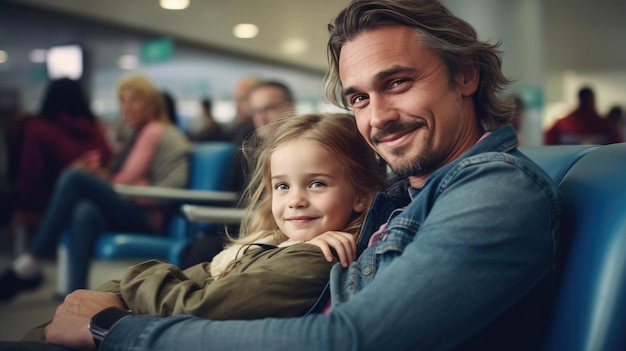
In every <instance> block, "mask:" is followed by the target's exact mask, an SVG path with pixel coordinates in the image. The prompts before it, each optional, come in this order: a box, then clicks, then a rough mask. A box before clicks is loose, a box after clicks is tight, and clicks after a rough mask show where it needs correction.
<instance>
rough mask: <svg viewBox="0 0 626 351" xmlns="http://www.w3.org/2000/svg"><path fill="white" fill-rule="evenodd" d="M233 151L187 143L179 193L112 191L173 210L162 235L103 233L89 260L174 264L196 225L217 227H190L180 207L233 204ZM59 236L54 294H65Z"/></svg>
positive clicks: (65, 275) (193, 235)
mask: <svg viewBox="0 0 626 351" xmlns="http://www.w3.org/2000/svg"><path fill="white" fill-rule="evenodd" d="M234 151H235V147H234V144H232V143H229V142H202V143H196V144H193V146H192V149H191V152H190V170H189V182H188V186H187V188H185V189H174V188H163V187H152V186H115V189H116V191H117V192H118V193H119V194H120V195H122V196H127V197H144V198H152V199H159V200H160V201H168V202H170V203H171V204H172V206H173V207H174V210H173V211H172V214H171V217H170V218H169V220H168V226H167V228H168V229H167V230H166V234H165V235H163V236H160V235H156V234H152V233H145V234H143V233H131V232H106V233H104V234H103V235H101V236H100V237H99V238H98V240H97V241H96V245H95V248H94V251H95V252H94V258H96V259H105V260H114V259H128V258H133V259H134V258H137V259H150V258H153V259H160V260H164V261H168V262H171V263H174V264H177V265H178V264H180V259H181V254H182V251H183V250H184V249H185V247H187V246H188V245H189V244H190V243H192V242H193V241H195V240H196V235H197V231H198V230H199V228H198V226H200V225H202V226H204V227H203V229H205V227H207V226H210V225H212V226H215V227H216V226H217V225H219V224H218V223H212V224H207V223H202V224H198V223H193V222H190V221H188V220H186V218H185V217H184V215H183V213H182V212H181V210H180V207H181V205H182V204H190V203H191V204H206V203H209V204H212V205H215V204H218V205H220V206H225V207H229V206H233V205H234V204H235V202H236V201H237V199H238V194H237V193H236V192H230V191H225V190H224V189H226V188H227V185H228V181H229V176H230V174H229V173H230V170H231V164H232V161H233V155H234ZM68 240H69V236H67V235H64V236H63V237H62V239H61V241H60V243H59V246H58V250H57V251H58V252H57V262H58V268H57V269H58V281H57V294H59V295H65V294H67V293H68V292H69V291H68V285H69V274H70V270H69V264H71V263H70V258H69V257H67V256H68V255H67V249H66V247H67V244H68Z"/></svg>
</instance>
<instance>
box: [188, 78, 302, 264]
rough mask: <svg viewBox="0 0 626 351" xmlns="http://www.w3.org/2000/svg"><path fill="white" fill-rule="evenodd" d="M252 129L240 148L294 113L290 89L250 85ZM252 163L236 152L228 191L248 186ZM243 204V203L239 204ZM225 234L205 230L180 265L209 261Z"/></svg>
mask: <svg viewBox="0 0 626 351" xmlns="http://www.w3.org/2000/svg"><path fill="white" fill-rule="evenodd" d="M246 105H247V108H248V109H249V113H250V117H251V119H252V121H253V125H254V129H253V130H252V132H251V133H249V135H248V137H247V138H246V139H244V140H242V141H241V142H242V144H240V145H239V148H243V149H247V148H253V149H254V148H255V147H256V146H258V145H259V144H260V140H261V139H260V138H262V137H263V135H264V133H263V132H262V130H264V128H265V126H266V125H267V124H268V123H270V122H271V121H273V120H275V119H276V118H278V116H281V115H283V114H289V113H293V112H295V105H296V101H295V99H294V95H293V93H292V91H291V89H290V88H289V87H288V86H287V85H286V84H284V83H282V82H279V81H261V82H257V84H256V85H254V86H253V87H251V88H250V90H249V92H248V98H247V101H246ZM250 170H251V165H249V164H248V162H247V160H246V159H245V157H244V155H243V152H242V151H241V149H240V150H238V151H237V152H236V153H235V158H234V160H233V164H232V168H231V171H230V180H231V181H230V185H229V190H231V191H236V192H239V193H241V192H242V191H243V189H244V188H245V187H246V186H247V185H248V182H249V174H250ZM240 205H245V204H240ZM226 230H227V231H228V234H229V235H231V236H235V237H236V236H237V233H238V232H239V226H238V225H229V226H228V227H227V229H226ZM225 234H226V233H223V232H222V231H221V230H220V231H218V232H217V233H204V235H202V237H201V238H200V239H199V240H198V241H196V242H194V243H193V244H192V245H191V246H190V247H189V248H188V249H187V250H186V251H185V253H184V254H183V259H182V268H186V267H191V266H193V265H195V264H197V263H200V262H208V261H211V260H212V259H213V256H215V255H216V254H217V253H219V252H220V251H222V249H223V248H224V244H225Z"/></svg>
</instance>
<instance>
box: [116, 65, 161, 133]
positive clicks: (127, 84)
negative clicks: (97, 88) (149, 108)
mask: <svg viewBox="0 0 626 351" xmlns="http://www.w3.org/2000/svg"><path fill="white" fill-rule="evenodd" d="M125 89H132V90H135V91H137V92H138V93H139V94H140V95H141V96H143V97H145V98H146V99H147V100H148V101H149V102H150V103H151V104H152V105H153V106H154V114H155V116H154V117H155V119H156V120H157V121H159V122H161V123H165V124H172V122H171V120H170V118H169V117H168V113H167V108H166V106H165V98H164V97H163V92H161V90H159V88H157V86H156V85H155V84H154V82H152V80H150V78H148V77H147V76H145V75H143V74H138V73H134V74H129V75H126V76H124V77H122V78H121V79H120V80H119V82H118V83H117V95H118V96H120V95H121V94H122V90H125Z"/></svg>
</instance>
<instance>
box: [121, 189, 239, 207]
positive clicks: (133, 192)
mask: <svg viewBox="0 0 626 351" xmlns="http://www.w3.org/2000/svg"><path fill="white" fill-rule="evenodd" d="M113 189H115V191H116V192H117V193H118V194H120V195H121V196H124V197H134V198H147V199H156V200H168V201H172V202H183V203H190V202H199V203H202V202H205V203H206V202H211V203H228V204H232V203H235V202H236V201H237V199H238V198H239V194H238V193H237V192H234V191H211V190H190V189H179V188H167V187H158V186H138V185H122V184H115V185H114V186H113Z"/></svg>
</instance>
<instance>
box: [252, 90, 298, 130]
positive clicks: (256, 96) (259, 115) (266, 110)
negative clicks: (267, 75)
mask: <svg viewBox="0 0 626 351" xmlns="http://www.w3.org/2000/svg"><path fill="white" fill-rule="evenodd" d="M248 108H249V111H250V117H251V118H252V124H253V125H254V129H255V133H257V134H259V135H260V136H261V137H262V136H263V134H264V131H263V128H262V127H264V126H266V125H268V124H269V123H270V122H272V121H273V120H274V119H275V118H276V117H278V116H280V115H281V114H284V113H288V112H294V111H295V99H294V97H293V93H292V92H291V89H290V88H289V87H287V85H285V84H284V83H282V82H279V81H272V80H269V81H265V82H261V83H259V84H257V85H255V86H254V87H253V88H252V89H251V90H250V92H249V93H248Z"/></svg>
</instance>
